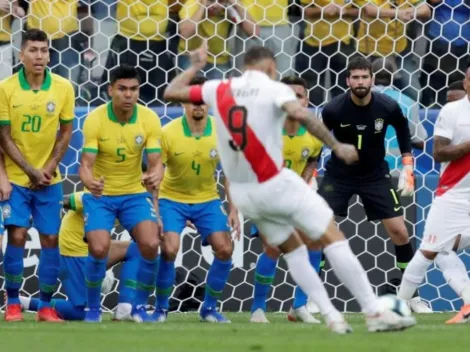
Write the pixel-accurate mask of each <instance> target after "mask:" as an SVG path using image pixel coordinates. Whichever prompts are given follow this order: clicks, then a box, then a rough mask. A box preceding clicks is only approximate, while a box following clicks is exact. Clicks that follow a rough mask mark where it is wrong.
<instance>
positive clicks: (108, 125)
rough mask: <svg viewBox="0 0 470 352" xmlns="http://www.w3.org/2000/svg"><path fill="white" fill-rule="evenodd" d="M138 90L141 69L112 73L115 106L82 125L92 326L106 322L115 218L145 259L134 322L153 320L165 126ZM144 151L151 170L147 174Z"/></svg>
mask: <svg viewBox="0 0 470 352" xmlns="http://www.w3.org/2000/svg"><path fill="white" fill-rule="evenodd" d="M139 85H140V82H139V74H138V71H137V69H136V68H134V67H131V66H128V65H122V66H119V67H118V68H116V69H115V70H113V71H112V72H111V81H110V85H109V88H108V93H109V96H110V97H111V102H109V103H107V104H103V105H101V106H100V107H98V108H96V109H95V110H93V111H92V112H91V113H90V114H89V115H88V117H87V118H86V120H85V124H84V126H83V138H84V143H83V149H82V160H81V165H80V179H81V180H82V182H83V184H84V185H85V187H86V190H87V191H88V192H90V193H85V194H84V196H83V207H84V214H85V215H84V216H85V236H86V239H87V240H88V248H89V255H88V259H87V262H86V268H85V277H86V285H87V304H88V308H89V309H88V311H87V313H86V316H85V321H88V322H100V321H101V304H100V289H101V283H102V281H103V278H104V277H105V273H106V262H107V256H108V252H109V246H110V242H111V238H110V235H111V234H110V231H111V229H112V228H113V226H114V223H115V221H116V219H118V220H119V223H120V224H121V225H122V226H123V227H124V228H125V229H126V230H127V231H128V232H129V234H130V235H131V236H132V237H133V238H134V240H135V241H136V242H137V244H138V245H139V250H140V253H141V255H142V257H141V259H140V264H139V268H138V271H137V288H136V294H135V302H134V303H135V306H134V309H133V314H132V315H133V318H134V320H135V321H136V322H147V321H152V319H151V317H150V316H149V315H148V314H147V312H146V310H145V305H146V304H147V300H148V297H149V294H150V293H152V292H153V291H154V289H155V279H156V273H157V254H158V245H159V228H158V224H157V222H158V221H159V219H158V218H159V216H158V212H157V210H156V209H155V206H154V197H156V193H157V191H158V186H159V184H160V181H161V178H162V176H163V165H162V161H161V157H160V151H161V149H160V137H161V124H160V118H159V117H158V116H157V115H156V114H155V113H154V112H153V111H152V110H150V109H148V108H146V107H144V106H142V105H139V104H137V100H138V98H139ZM144 151H145V153H146V154H147V159H148V163H147V166H148V168H147V171H146V172H145V173H142V171H141V165H142V156H143V152H144ZM149 192H152V193H153V197H152V194H150V193H149Z"/></svg>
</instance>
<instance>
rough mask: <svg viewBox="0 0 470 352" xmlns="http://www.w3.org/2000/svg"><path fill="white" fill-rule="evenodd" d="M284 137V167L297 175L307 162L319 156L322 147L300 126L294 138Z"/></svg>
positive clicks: (285, 135)
mask: <svg viewBox="0 0 470 352" xmlns="http://www.w3.org/2000/svg"><path fill="white" fill-rule="evenodd" d="M283 135H284V153H283V154H284V166H285V167H287V168H288V169H292V171H294V172H295V173H297V174H298V175H302V172H303V171H304V169H305V166H306V165H307V161H308V160H309V159H311V158H316V157H318V155H319V154H320V151H321V148H322V146H323V144H322V142H320V141H319V140H318V139H317V138H315V137H313V136H312V135H311V134H310V133H308V132H307V130H306V129H305V127H303V126H301V127H300V128H299V130H298V131H297V134H296V135H295V136H289V135H287V134H286V133H285V131H284V133H283Z"/></svg>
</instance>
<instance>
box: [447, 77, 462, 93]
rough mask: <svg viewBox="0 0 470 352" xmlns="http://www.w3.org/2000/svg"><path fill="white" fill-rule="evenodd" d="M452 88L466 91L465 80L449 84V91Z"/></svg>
mask: <svg viewBox="0 0 470 352" xmlns="http://www.w3.org/2000/svg"><path fill="white" fill-rule="evenodd" d="M450 90H463V91H465V88H464V87H463V80H460V81H455V82H452V83H451V84H449V88H447V91H450Z"/></svg>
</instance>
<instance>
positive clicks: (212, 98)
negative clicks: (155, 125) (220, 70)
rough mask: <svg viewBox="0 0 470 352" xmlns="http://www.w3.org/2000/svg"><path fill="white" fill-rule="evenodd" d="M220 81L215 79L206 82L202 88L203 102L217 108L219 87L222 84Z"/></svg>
mask: <svg viewBox="0 0 470 352" xmlns="http://www.w3.org/2000/svg"><path fill="white" fill-rule="evenodd" d="M220 82H221V81H220V80H218V79H214V80H210V81H207V82H205V83H204V84H203V85H202V87H201V95H202V101H203V102H204V103H206V104H208V105H209V106H212V107H213V106H216V105H217V104H216V100H217V87H218V86H219V84H220Z"/></svg>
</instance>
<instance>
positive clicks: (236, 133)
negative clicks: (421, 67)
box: [165, 46, 416, 334]
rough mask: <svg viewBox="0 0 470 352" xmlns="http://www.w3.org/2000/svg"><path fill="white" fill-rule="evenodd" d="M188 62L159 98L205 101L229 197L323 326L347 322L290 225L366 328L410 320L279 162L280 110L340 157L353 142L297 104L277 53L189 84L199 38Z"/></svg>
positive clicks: (258, 50) (198, 62) (324, 209)
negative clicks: (351, 300) (319, 256)
mask: <svg viewBox="0 0 470 352" xmlns="http://www.w3.org/2000/svg"><path fill="white" fill-rule="evenodd" d="M191 58H192V65H191V67H190V68H189V69H187V70H186V71H184V72H183V73H181V74H180V75H178V76H177V77H176V78H175V79H174V80H172V82H171V83H170V85H169V86H168V87H167V88H166V90H165V98H166V99H167V100H172V101H180V102H188V101H190V102H193V103H201V102H205V103H206V104H208V105H209V106H211V107H212V108H213V109H214V112H215V116H216V130H217V147H218V151H219V154H220V159H221V164H222V167H223V169H224V172H225V175H226V177H227V178H228V179H229V181H230V195H231V197H232V199H233V202H234V205H235V206H237V208H238V209H239V210H240V211H241V212H242V213H243V214H244V215H245V216H247V217H248V218H250V219H252V220H253V222H254V223H255V225H256V226H257V227H258V229H259V230H260V232H261V233H262V234H264V235H265V236H266V240H267V242H268V243H269V245H271V246H275V247H278V248H279V249H280V250H281V252H283V253H284V256H283V258H284V260H285V261H286V263H287V266H288V268H289V271H290V274H291V276H292V278H293V279H294V281H295V282H296V283H297V284H298V285H299V286H300V288H301V289H302V290H303V291H304V292H305V293H306V294H307V295H308V296H309V297H310V298H312V299H313V300H314V301H315V303H317V305H318V306H319V308H320V310H321V313H322V315H323V316H324V318H325V321H326V323H327V326H328V327H329V328H330V329H331V330H332V331H334V332H335V333H339V334H345V333H348V332H351V328H350V327H349V325H348V324H347V323H346V321H345V320H344V317H343V316H342V314H341V313H340V312H339V311H338V310H337V309H336V308H335V307H334V306H333V304H332V303H331V301H330V299H329V297H328V294H327V292H326V290H325V287H324V286H323V284H322V282H321V280H320V278H319V277H318V275H317V273H316V272H315V270H314V269H313V267H312V266H311V264H310V262H309V259H308V252H307V249H306V246H305V245H303V243H302V241H301V239H300V238H299V236H298V235H297V234H296V232H295V230H294V229H296V228H297V229H300V230H301V231H302V232H304V233H305V234H306V235H307V236H308V237H309V238H310V239H312V240H318V241H319V245H321V246H322V247H324V252H325V255H326V257H327V259H328V260H329V262H330V263H331V265H332V267H333V269H334V270H335V273H336V276H337V277H338V278H339V279H340V281H342V282H343V283H344V284H345V286H346V287H347V288H348V289H349V290H350V291H351V293H352V294H353V295H354V296H355V297H356V299H357V300H358V302H359V304H360V305H361V307H362V311H363V312H364V314H365V316H366V322H367V327H368V330H369V331H371V332H377V331H388V330H397V329H404V328H407V327H410V326H412V325H414V324H415V323H416V320H415V319H414V318H413V317H401V316H399V315H397V314H396V313H394V312H392V311H391V310H389V309H385V308H384V306H383V305H382V304H381V303H380V300H379V299H378V298H377V297H376V296H375V295H374V293H373V291H372V287H371V286H370V283H369V281H368V279H367V275H366V273H365V271H364V269H363V268H362V267H361V264H360V263H359V261H358V260H357V258H356V257H355V256H354V254H353V253H352V251H351V249H350V248H349V244H348V241H347V240H346V239H345V238H344V235H343V234H342V233H341V232H340V231H339V230H338V229H337V227H336V225H335V222H334V219H333V212H332V211H331V209H330V208H329V207H328V206H327V204H326V202H325V201H324V200H323V199H322V198H321V197H320V196H319V195H318V194H317V193H315V192H314V191H313V190H311V189H310V187H309V186H308V185H307V183H306V182H305V181H304V180H302V178H301V177H300V176H299V175H297V174H296V173H295V172H294V171H292V170H289V169H287V168H283V157H282V128H283V126H284V121H285V118H286V116H287V115H289V116H290V118H291V119H294V120H297V121H299V122H300V123H301V124H302V125H303V126H305V128H306V129H307V131H308V132H310V133H311V134H312V135H314V136H316V137H318V139H320V140H321V141H322V142H323V143H324V144H325V145H326V146H329V147H331V148H332V150H333V151H334V153H335V155H336V156H337V157H338V158H339V159H342V160H344V161H345V162H346V163H347V164H350V163H354V162H356V161H357V160H358V154H357V151H356V148H355V147H354V146H353V145H347V144H342V143H340V142H338V141H337V140H336V139H335V137H334V136H333V135H332V134H330V133H329V131H328V130H327V129H326V128H325V126H324V125H323V124H322V123H321V121H320V120H319V119H317V118H316V116H315V115H314V114H313V113H312V112H311V111H309V110H308V109H306V108H305V107H303V106H302V105H301V103H300V102H299V101H298V99H297V96H296V95H295V93H294V91H293V90H292V89H291V88H290V87H288V86H286V85H285V84H283V83H280V82H276V81H274V79H275V77H276V61H275V59H274V54H273V53H272V52H271V51H270V50H269V49H267V48H264V47H254V48H251V49H250V50H248V51H247V53H246V56H245V67H244V72H243V75H242V76H241V77H237V78H233V79H232V80H230V81H219V80H214V81H209V82H206V83H204V85H202V86H190V85H189V82H190V81H191V79H192V78H193V77H194V76H195V75H196V73H197V71H198V70H199V69H200V68H201V67H204V65H205V63H206V59H207V52H206V48H205V47H204V46H203V47H201V48H200V49H198V50H197V51H195V52H193V53H192V56H191Z"/></svg>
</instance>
